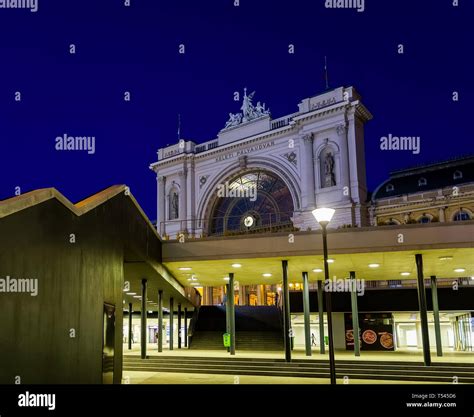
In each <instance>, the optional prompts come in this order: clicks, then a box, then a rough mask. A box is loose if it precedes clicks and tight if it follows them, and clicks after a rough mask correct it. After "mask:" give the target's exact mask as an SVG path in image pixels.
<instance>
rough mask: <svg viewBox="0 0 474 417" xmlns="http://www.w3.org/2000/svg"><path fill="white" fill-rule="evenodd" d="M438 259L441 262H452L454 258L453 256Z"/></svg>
mask: <svg viewBox="0 0 474 417" xmlns="http://www.w3.org/2000/svg"><path fill="white" fill-rule="evenodd" d="M438 259H439V260H440V261H450V260H452V259H453V257H452V256H440V257H439V258H438Z"/></svg>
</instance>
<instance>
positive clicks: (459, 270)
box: [454, 268, 466, 272]
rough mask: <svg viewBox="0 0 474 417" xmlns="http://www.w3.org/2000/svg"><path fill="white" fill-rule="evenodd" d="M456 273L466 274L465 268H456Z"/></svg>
mask: <svg viewBox="0 0 474 417" xmlns="http://www.w3.org/2000/svg"><path fill="white" fill-rule="evenodd" d="M454 272H466V270H465V269H464V268H456V269H455V270H454Z"/></svg>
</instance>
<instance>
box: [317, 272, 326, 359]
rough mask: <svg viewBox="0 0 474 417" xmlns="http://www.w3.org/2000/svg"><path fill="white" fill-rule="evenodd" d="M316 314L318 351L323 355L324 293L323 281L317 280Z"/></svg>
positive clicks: (324, 348) (324, 351) (324, 349)
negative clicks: (317, 319) (317, 317)
mask: <svg viewBox="0 0 474 417" xmlns="http://www.w3.org/2000/svg"><path fill="white" fill-rule="evenodd" d="M318 315H319V345H320V346H319V353H321V354H322V355H324V354H325V353H326V346H325V345H324V294H323V283H322V281H318Z"/></svg>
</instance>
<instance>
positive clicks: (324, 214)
mask: <svg viewBox="0 0 474 417" xmlns="http://www.w3.org/2000/svg"><path fill="white" fill-rule="evenodd" d="M334 212H335V210H334V209H330V208H319V209H316V210H313V212H312V213H313V216H314V218H315V219H316V221H317V222H318V223H319V225H320V226H321V229H322V230H323V253H324V282H325V285H326V286H328V284H329V268H328V245H327V231H326V227H327V225H328V224H329V222H330V221H331V219H332V216H334ZM325 297H326V314H327V316H328V333H329V373H330V375H331V384H332V385H335V384H336V362H335V360H334V341H333V337H332V305H331V293H330V292H325ZM321 343H324V341H321Z"/></svg>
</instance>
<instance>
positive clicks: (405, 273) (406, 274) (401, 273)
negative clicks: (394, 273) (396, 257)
mask: <svg viewBox="0 0 474 417" xmlns="http://www.w3.org/2000/svg"><path fill="white" fill-rule="evenodd" d="M400 275H402V276H404V277H407V276H408V275H410V273H409V272H400Z"/></svg>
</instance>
